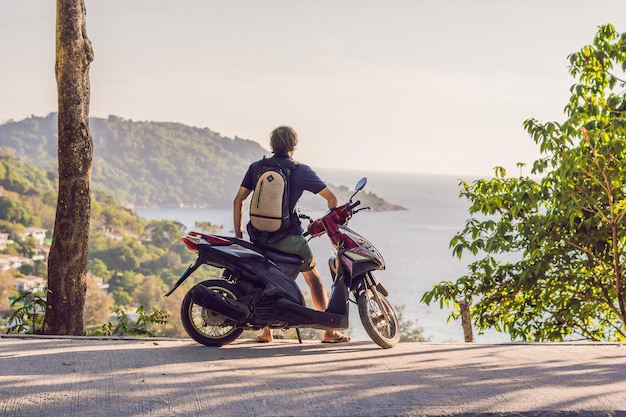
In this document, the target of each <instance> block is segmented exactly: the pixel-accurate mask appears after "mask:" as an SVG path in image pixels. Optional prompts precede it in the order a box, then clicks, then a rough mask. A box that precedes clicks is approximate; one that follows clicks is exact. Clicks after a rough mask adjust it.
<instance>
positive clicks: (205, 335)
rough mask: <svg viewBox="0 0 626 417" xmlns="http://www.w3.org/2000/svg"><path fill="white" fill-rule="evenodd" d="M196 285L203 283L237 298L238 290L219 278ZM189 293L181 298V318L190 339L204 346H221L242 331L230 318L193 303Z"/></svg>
mask: <svg viewBox="0 0 626 417" xmlns="http://www.w3.org/2000/svg"><path fill="white" fill-rule="evenodd" d="M198 285H203V286H204V287H206V288H207V289H209V290H211V291H215V292H218V293H220V294H222V295H223V296H224V297H228V298H232V299H233V300H237V299H238V298H239V291H238V290H237V288H236V287H234V286H233V285H231V284H229V283H226V282H223V281H220V280H210V281H204V282H202V283H200V284H198ZM190 293H191V292H188V293H187V295H186V296H185V299H184V300H183V305H182V308H181V319H182V322H183V327H184V328H185V330H186V331H187V334H189V336H191V337H192V339H194V340H195V341H196V342H198V343H202V344H203V345H206V346H222V345H225V344H227V343H230V342H232V341H233V340H235V339H237V338H238V337H239V336H240V335H241V333H243V329H242V328H239V327H237V326H236V323H234V322H233V321H232V320H231V319H229V318H227V317H226V316H224V315H222V314H219V313H217V312H215V311H212V310H210V309H208V308H205V307H202V306H201V305H199V304H196V303H194V302H193V297H192V296H191V294H190Z"/></svg>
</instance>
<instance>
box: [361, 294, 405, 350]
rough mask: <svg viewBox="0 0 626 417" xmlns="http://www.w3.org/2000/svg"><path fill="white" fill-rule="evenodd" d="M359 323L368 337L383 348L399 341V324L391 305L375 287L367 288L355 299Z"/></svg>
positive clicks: (392, 345)
mask: <svg viewBox="0 0 626 417" xmlns="http://www.w3.org/2000/svg"><path fill="white" fill-rule="evenodd" d="M357 305H358V306H359V316H360V317H361V323H363V327H364V328H365V331H366V332H367V334H368V335H369V337H370V338H371V339H372V340H373V341H374V343H376V344H377V345H378V346H380V347H382V348H383V349H389V348H392V347H394V346H395V345H397V344H398V342H399V341H400V325H399V324H398V318H397V316H396V313H395V311H393V307H391V304H389V301H387V299H386V298H385V296H384V295H382V294H381V293H379V292H378V291H376V289H375V288H373V289H368V290H366V291H364V292H362V293H361V295H359V298H358V299H357Z"/></svg>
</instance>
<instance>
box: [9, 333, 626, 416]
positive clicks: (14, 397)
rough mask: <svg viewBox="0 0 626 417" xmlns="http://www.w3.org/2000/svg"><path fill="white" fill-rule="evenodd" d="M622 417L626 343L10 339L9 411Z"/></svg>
mask: <svg viewBox="0 0 626 417" xmlns="http://www.w3.org/2000/svg"><path fill="white" fill-rule="evenodd" d="M482 415H486V416H492V417H493V416H501V415H503V416H509V417H512V416H525V415H526V416H568V415H578V416H605V415H609V416H619V417H626V344H587V343H582V344H515V343H508V344H460V343H459V344H457V343H401V344H399V345H398V346H396V347H395V348H393V349H388V350H384V349H381V348H379V347H378V346H377V345H375V344H373V343H369V342H353V343H349V344H343V345H328V344H321V343H319V342H312V341H309V342H305V343H303V344H298V343H297V341H290V340H289V341H287V340H281V341H277V342H275V343H272V344H258V343H255V342H254V341H252V340H239V341H236V342H235V343H233V344H231V345H228V346H226V347H222V348H207V347H204V346H201V345H198V344H196V343H195V342H193V341H191V340H185V339H124V340H120V339H113V338H111V339H106V338H104V339H102V338H100V339H99V338H44V337H15V336H2V337H0V416H11V417H17V416H103V417H104V416H106V417H113V416H185V417H191V416H366V417H369V416H482Z"/></svg>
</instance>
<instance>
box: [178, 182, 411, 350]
mask: <svg viewBox="0 0 626 417" xmlns="http://www.w3.org/2000/svg"><path fill="white" fill-rule="evenodd" d="M366 183H367V179H366V178H363V179H361V180H360V181H359V182H358V184H357V186H356V187H355V192H354V194H352V196H351V197H350V200H349V202H348V203H346V204H344V205H342V206H340V207H337V208H335V209H332V210H330V211H328V212H327V213H326V214H325V215H324V216H322V217H320V218H319V219H317V220H313V219H312V218H311V217H309V216H306V215H300V217H301V218H305V219H308V220H309V225H308V227H307V231H306V232H305V233H304V235H305V237H309V238H310V239H311V238H314V237H319V236H322V235H324V234H326V235H327V236H328V237H329V239H330V241H331V243H332V245H333V246H334V248H335V249H336V253H335V254H333V256H331V258H330V259H329V262H328V265H329V268H330V272H331V276H332V279H333V284H332V288H331V295H330V299H329V303H328V307H327V308H326V310H325V311H317V310H314V309H312V308H309V307H307V306H306V304H305V300H304V297H303V295H302V292H301V291H300V288H299V287H298V285H297V284H296V282H295V279H296V277H297V276H298V273H299V267H300V265H301V263H302V259H301V258H300V257H299V256H296V255H291V254H286V253H283V252H279V251H276V250H272V249H268V248H262V247H259V246H256V245H254V244H252V243H251V242H248V241H246V240H243V239H239V238H234V237H227V236H219V235H213V234H204V233H199V232H195V231H192V232H190V233H188V234H187V235H186V236H184V237H183V238H182V240H183V242H184V243H185V244H186V245H187V248H188V249H189V250H191V251H194V252H196V253H197V254H198V257H197V259H196V261H195V262H194V263H193V264H192V265H189V267H188V268H187V269H186V270H185V271H184V272H183V274H182V275H181V276H180V278H179V279H178V281H177V282H176V283H175V284H174V286H173V287H172V289H171V290H170V291H169V292H168V293H167V294H166V295H165V296H166V297H167V296H169V295H170V294H172V293H173V292H174V291H175V290H176V289H177V288H178V287H179V286H180V285H181V284H182V283H183V282H184V281H185V280H186V279H187V278H189V276H191V274H193V273H194V272H195V271H196V270H197V269H198V268H199V267H200V266H201V265H204V264H206V265H211V266H214V267H217V268H219V269H221V270H222V275H221V278H219V279H210V280H206V281H202V282H200V283H198V284H196V285H194V286H193V287H192V288H191V289H190V290H189V291H188V292H187V294H186V295H185V297H184V299H183V302H182V305H181V320H182V323H183V327H184V328H185V331H186V332H187V333H188V334H189V336H191V338H193V339H194V340H195V341H197V342H198V343H201V344H203V345H206V346H223V345H225V344H228V343H231V342H233V341H234V340H236V339H237V338H238V337H239V336H240V335H241V334H242V333H243V331H244V330H258V329H261V328H264V327H270V328H272V329H288V328H295V329H296V332H297V335H298V339H299V341H300V343H302V340H301V338H300V333H299V331H298V329H299V328H314V329H322V330H342V329H347V328H348V327H349V320H348V313H349V304H348V303H350V302H352V303H356V304H357V306H358V311H359V316H360V318H361V322H362V324H363V327H364V328H365V331H366V332H367V334H368V335H369V336H370V338H371V339H372V340H373V341H374V342H375V343H376V344H378V345H379V346H380V347H382V348H385V349H387V348H391V347H394V346H395V345H396V344H397V343H398V341H399V340H400V331H399V324H398V318H397V316H396V313H395V312H394V310H393V307H392V306H391V304H390V303H389V302H388V301H387V298H386V297H387V296H388V292H387V290H386V289H385V288H384V287H383V285H382V284H381V283H380V281H379V280H378V279H377V278H376V277H375V276H374V274H373V271H375V270H382V269H385V261H384V259H383V257H382V255H381V254H380V252H378V250H377V249H376V248H375V247H374V245H372V244H371V243H370V242H369V241H368V240H367V239H365V238H364V237H362V236H361V235H359V234H358V233H357V232H355V231H353V230H351V229H350V228H348V227H347V224H348V221H349V220H350V219H351V218H352V216H353V215H354V214H356V213H358V212H359V211H362V210H366V209H369V207H362V208H357V207H358V206H359V205H360V204H361V203H360V201H358V200H357V201H355V202H352V199H353V198H354V196H355V195H356V194H357V193H358V192H359V191H361V190H362V189H363V188H364V187H365V185H366Z"/></svg>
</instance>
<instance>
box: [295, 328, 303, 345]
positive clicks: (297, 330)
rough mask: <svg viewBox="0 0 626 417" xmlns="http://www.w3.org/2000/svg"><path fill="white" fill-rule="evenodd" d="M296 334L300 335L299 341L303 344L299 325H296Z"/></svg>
mask: <svg viewBox="0 0 626 417" xmlns="http://www.w3.org/2000/svg"><path fill="white" fill-rule="evenodd" d="M296 334H297V335H298V342H300V344H302V338H301V337H300V329H298V328H297V327H296Z"/></svg>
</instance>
